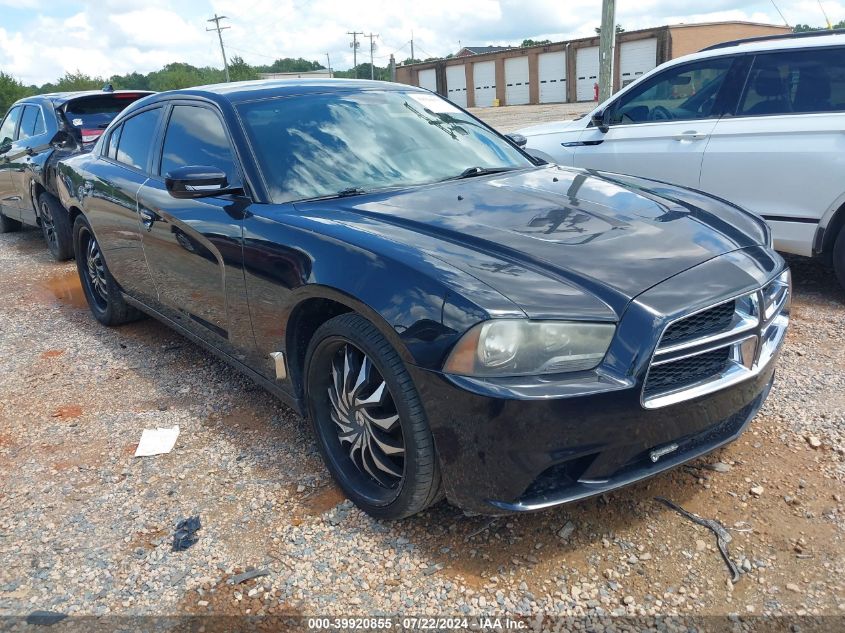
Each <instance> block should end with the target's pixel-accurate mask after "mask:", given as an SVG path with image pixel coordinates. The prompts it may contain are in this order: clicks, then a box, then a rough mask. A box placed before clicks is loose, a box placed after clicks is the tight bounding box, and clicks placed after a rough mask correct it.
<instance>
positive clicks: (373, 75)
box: [364, 33, 378, 79]
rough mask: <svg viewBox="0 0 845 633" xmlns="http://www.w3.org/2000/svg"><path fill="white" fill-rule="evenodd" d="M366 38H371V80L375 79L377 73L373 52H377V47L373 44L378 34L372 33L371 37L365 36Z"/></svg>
mask: <svg viewBox="0 0 845 633" xmlns="http://www.w3.org/2000/svg"><path fill="white" fill-rule="evenodd" d="M364 37H369V38H370V79H375V78H376V73H375V70H374V69H373V50H375V47H376V45H375V44H373V38H374V37H378V33H375V34H374V33H370V34H369V35H365V36H364Z"/></svg>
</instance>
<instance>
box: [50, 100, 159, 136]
mask: <svg viewBox="0 0 845 633" xmlns="http://www.w3.org/2000/svg"><path fill="white" fill-rule="evenodd" d="M146 96H147V95H145V94H142V93H136V92H130V93H116V94H102V95H92V96H90V97H79V98H76V99H73V100H72V101H68V102H67V103H66V104H65V106H64V112H65V118H66V119H67V122H68V123H69V124H70V125H71V127H73V128H74V129H75V130H77V131H78V132H79V133H80V134H81V135H82V142H83V143H91V142H93V141H96V140H97V137H98V136H100V134H102V133H103V130H105V129H106V128H107V127H108V126H109V123H111V122H112V121H113V120H114V118H115V117H116V116H117V115H118V114H120V113H121V112H123V110H124V109H126V107H127V106H129V105H130V104H131V103H134V102H136V101H137V100H138V99H140V98H142V97H146Z"/></svg>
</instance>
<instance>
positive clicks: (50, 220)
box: [38, 192, 73, 262]
mask: <svg viewBox="0 0 845 633" xmlns="http://www.w3.org/2000/svg"><path fill="white" fill-rule="evenodd" d="M38 210H39V216H40V218H41V232H42V233H44V241H46V242H47V248H48V249H49V250H50V254H51V255H52V256H53V259H55V260H56V261H58V262H63V261H65V260H66V259H70V258H71V257H73V226H72V225H71V223H70V217H68V213H67V211H65V208H64V207H63V206H62V205H61V204H59V201H58V200H56V198H54V197H53V196H51V195H50V194H49V193H46V192H45V193H42V194H41V195H40V196H38Z"/></svg>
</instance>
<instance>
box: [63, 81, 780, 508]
mask: <svg viewBox="0 0 845 633" xmlns="http://www.w3.org/2000/svg"><path fill="white" fill-rule="evenodd" d="M538 163H539V161H536V160H534V159H531V158H530V157H529V156H528V155H527V154H525V153H524V152H523V151H522V150H521V149H519V148H518V147H517V146H516V145H515V144H514V143H513V142H512V141H510V140H508V139H506V138H505V137H503V136H501V135H499V134H498V133H497V132H495V131H494V130H492V129H491V128H489V127H488V126H486V125H485V124H484V123H482V122H481V121H479V120H478V119H476V118H474V117H473V116H472V115H470V114H468V113H467V112H465V111H464V110H461V109H460V108H457V107H456V106H454V105H453V104H451V103H450V102H448V101H445V100H443V99H441V98H440V97H438V96H436V95H433V94H431V93H429V92H427V91H424V90H421V89H417V88H413V87H409V86H403V85H396V84H389V83H384V82H365V81H344V80H331V81H320V80H311V81H309V80H295V81H294V80H292V81H280V82H254V83H240V84H239V83H234V84H226V85H220V86H210V87H204V88H195V89H187V90H180V91H174V92H167V93H161V94H158V95H155V96H152V97H149V98H147V99H144V100H143V101H140V102H138V103H136V104H134V105H132V106H131V107H130V108H128V109H127V110H126V111H124V112H123V113H122V114H121V115H120V116H119V117H118V118H117V119H116V120H115V121H114V122H112V124H111V125H110V126H109V128H108V130H107V131H106V133H105V134H104V135H103V136H102V138H101V139H100V140H99V141H98V142H97V145H96V146H95V147H94V149H93V150H92V151H91V152H90V153H88V154H84V155H81V156H75V157H72V158H69V159H67V160H64V161H62V163H61V164H60V168H59V169H60V190H61V199H62V202H63V203H64V205H65V206H66V207H67V208H68V209H69V212H70V213H71V216H72V217H73V219H74V244H75V249H76V258H77V267H78V270H79V274H80V278H81V281H82V284H83V289H84V291H85V294H86V297H87V299H88V303H89V305H90V307H91V310H92V312H93V314H94V316H95V317H96V318H97V319H98V320H99V321H100V322H101V323H103V324H106V325H117V324H120V323H124V322H126V321H129V320H132V319H135V318H137V317H138V316H140V315H141V313H147V314H150V315H152V316H154V317H156V318H158V319H160V320H162V321H163V322H165V323H167V324H168V325H170V326H171V327H173V328H174V329H176V330H177V331H179V332H181V333H182V334H184V335H185V336H187V337H188V338H190V339H192V340H193V341H195V342H197V343H199V344H201V345H204V346H205V347H206V348H208V349H209V350H211V351H213V352H214V353H216V354H217V355H218V356H220V357H221V358H223V359H225V360H226V361H228V362H229V363H231V365H233V366H234V367H236V368H237V369H239V370H240V371H242V372H244V373H245V374H247V375H248V376H250V377H252V378H253V379H254V380H256V381H257V382H258V383H260V384H261V385H263V386H264V387H266V388H267V389H268V390H269V391H271V392H272V393H274V394H276V395H277V396H279V397H280V398H281V399H282V400H283V401H284V402H286V403H287V404H289V405H290V406H292V407H294V408H295V409H296V410H297V411H298V412H300V413H301V414H303V415H304V416H306V417H307V418H308V419H310V421H311V423H312V426H313V429H314V432H315V435H316V438H317V443H318V446H319V448H320V451H321V453H322V455H323V458H324V460H325V462H326V464H327V466H328V468H329V470H330V471H331V472H332V474H333V476H334V477H335V479H336V480H337V482H338V483H339V484H340V486H341V487H342V489H343V491H344V492H345V494H346V495H347V496H348V497H349V498H350V499H351V500H352V501H354V502H355V503H356V504H357V505H358V506H360V507H361V508H363V509H364V510H365V511H367V512H369V513H370V514H372V515H374V516H376V517H382V518H400V517H405V516H409V515H411V514H414V513H416V512H419V511H421V510H423V509H424V508H426V507H427V506H429V505H430V504H432V503H434V502H435V501H437V500H438V499H440V498H442V497H443V496H445V497H447V498H448V499H449V500H450V501H451V502H452V503H454V504H456V505H458V506H459V507H461V508H464V509H466V510H470V511H475V512H481V513H488V514H497V513H507V512H519V511H530V510H538V509H542V508H546V507H550V506H553V505H556V504H560V503H565V502H568V501H573V500H577V499H581V498H584V497H588V496H591V495H597V494H601V493H603V492H606V491H608V490H611V489H613V488H617V487H619V486H622V485H626V484H629V483H631V482H633V481H637V480H639V479H642V478H645V477H648V476H651V475H653V474H655V473H658V472H660V471H663V470H665V469H667V468H670V467H672V466H675V465H677V464H680V463H682V462H684V461H687V460H690V459H692V458H694V457H696V456H699V455H702V454H704V453H706V452H708V451H710V450H712V449H714V448H716V447H718V446H721V445H723V444H725V443H727V442H729V441H731V440H733V439H735V438H736V437H737V436H738V435H739V434H740V433H741V432H742V430H743V429H744V428H745V427H746V425H747V424H748V423H749V422H750V420H751V419H752V418H753V416H754V415H755V413H756V412H757V410H758V409H759V408H760V406H761V405H762V403H763V401H764V400H765V398H766V396H767V395H768V393H769V390H770V388H771V385H772V381H773V379H774V371H775V359H776V356H777V354H778V352H779V350H780V347H781V344H782V342H783V339H784V335H785V332H786V328H787V323H788V312H789V299H790V277H789V271H788V269H787V267H786V266H785V264H784V261H783V259H781V257H780V256H779V255H778V254H777V253H775V252H774V251H773V250H772V248H771V235H770V232H769V229H768V228H767V226H766V224H765V223H764V222H763V221H762V220H761V219H759V218H757V217H756V216H754V215H752V214H750V213H747V212H745V211H743V210H741V209H739V208H737V207H734V206H732V205H730V204H728V203H726V202H724V201H721V200H718V199H715V198H712V197H709V196H706V195H703V194H700V193H697V192H693V191H690V190H687V189H683V188H679V187H674V186H670V185H666V184H663V183H659V182H656V181H651V180H646V179H641V178H635V177H625V176H617V175H610V174H603V173H598V172H588V171H584V170H579V169H572V168H562V167H558V166H549V165H541V164H538Z"/></svg>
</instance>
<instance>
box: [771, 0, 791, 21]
mask: <svg viewBox="0 0 845 633" xmlns="http://www.w3.org/2000/svg"><path fill="white" fill-rule="evenodd" d="M772 6H773V7H774V8H775V11H777V12H778V15H780V19H781V20H783V23H784V24H786V26H789V22H787V21H786V18H785V17H783V12H782V11H781V10H780V7H778V5H777V4H775V0H772Z"/></svg>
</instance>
